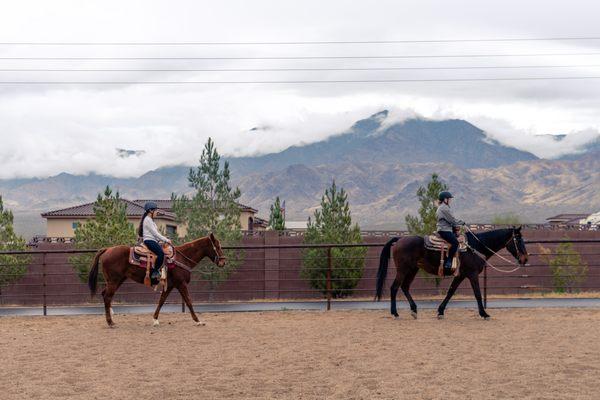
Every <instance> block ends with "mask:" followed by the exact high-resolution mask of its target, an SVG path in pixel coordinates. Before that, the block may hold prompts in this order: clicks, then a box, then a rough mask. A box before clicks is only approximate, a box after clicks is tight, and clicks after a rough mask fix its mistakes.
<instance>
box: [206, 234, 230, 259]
mask: <svg viewBox="0 0 600 400" xmlns="http://www.w3.org/2000/svg"><path fill="white" fill-rule="evenodd" d="M208 241H209V242H210V244H211V246H212V248H213V251H214V252H215V256H214V258H213V260H212V262H213V263H215V264H216V265H219V261H221V258H222V259H223V260H225V259H226V257H225V256H223V257H221V256H219V252H218V251H217V246H215V242H213V240H212V237H211V236H210V235H209V236H208Z"/></svg>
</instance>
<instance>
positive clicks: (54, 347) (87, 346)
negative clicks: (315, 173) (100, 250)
mask: <svg viewBox="0 0 600 400" xmlns="http://www.w3.org/2000/svg"><path fill="white" fill-rule="evenodd" d="M490 313H491V314H492V317H493V319H492V320H491V321H483V320H481V319H479V318H478V317H477V316H476V313H475V311H474V310H455V309H449V310H447V315H446V319H445V320H442V321H438V320H437V319H436V318H435V314H434V311H432V310H425V311H422V312H421V314H420V317H419V319H418V320H413V319H412V318H410V316H409V315H408V314H407V312H406V311H403V312H402V316H401V317H402V318H401V319H400V320H393V319H391V318H390V317H388V315H387V314H386V313H383V312H381V311H333V312H328V313H326V312H298V311H284V312H268V313H235V314H234V313H231V314H205V315H203V316H202V317H203V320H204V321H206V322H207V325H206V326H204V327H195V326H193V325H192V321H191V319H190V317H189V315H188V314H164V315H162V318H161V326H160V327H157V328H153V327H152V326H151V325H152V319H151V316H150V315H127V316H125V315H116V316H115V321H116V323H117V325H118V327H117V328H116V329H108V328H107V327H106V326H105V323H104V319H103V317H100V316H75V317H5V318H0V354H1V355H2V362H1V366H2V368H0V386H1V389H0V393H1V398H2V399H5V400H7V399H57V398H69V399H71V398H74V399H144V400H150V399H192V398H193V399H223V398H239V399H324V398H327V399H392V398H394V399H399V398H400V399H404V398H406V399H445V400H447V399H509V398H518V399H558V398H560V399H598V398H599V396H600V394H599V393H600V356H599V354H600V335H599V332H600V330H599V328H600V310H581V309H580V310H572V309H571V310H570V309H544V310H539V309H537V310H535V309H531V310H528V309H519V310H491V312H490ZM150 346H153V347H152V349H151V351H150Z"/></svg>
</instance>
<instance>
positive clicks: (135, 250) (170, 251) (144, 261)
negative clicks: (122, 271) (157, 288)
mask: <svg viewBox="0 0 600 400" xmlns="http://www.w3.org/2000/svg"><path fill="white" fill-rule="evenodd" d="M161 247H162V249H163V252H164V253H165V260H164V262H163V268H162V271H161V274H160V282H161V283H162V284H163V288H165V287H166V280H167V270H166V268H168V269H173V268H175V248H174V247H173V246H172V245H170V244H168V243H165V244H163V245H162V246H161ZM155 261H156V255H155V254H154V253H153V252H152V251H151V250H150V249H148V247H146V245H145V244H144V243H139V244H137V245H135V246H133V247H130V248H129V263H130V264H133V265H138V266H140V267H141V268H145V269H146V277H145V278H144V285H146V286H148V287H150V286H154V285H157V284H158V283H159V281H153V280H151V279H150V270H151V269H152V268H153V267H154V262H155ZM165 267H166V268H165Z"/></svg>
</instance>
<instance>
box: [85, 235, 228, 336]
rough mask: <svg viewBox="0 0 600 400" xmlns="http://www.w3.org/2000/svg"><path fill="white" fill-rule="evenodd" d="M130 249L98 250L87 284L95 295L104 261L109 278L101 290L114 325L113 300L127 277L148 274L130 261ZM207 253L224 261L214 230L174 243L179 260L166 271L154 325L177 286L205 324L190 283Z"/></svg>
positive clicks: (135, 278) (137, 279)
mask: <svg viewBox="0 0 600 400" xmlns="http://www.w3.org/2000/svg"><path fill="white" fill-rule="evenodd" d="M129 250H130V247H129V246H113V247H108V248H105V249H101V250H99V251H98V253H96V256H95V257H94V261H93V263H92V269H91V270H90V273H89V276H88V287H89V288H90V291H91V293H92V296H94V295H95V294H96V288H97V286H98V263H99V262H101V263H102V275H103V276H104V281H105V282H106V287H105V288H104V290H102V297H103V298H104V313H105V314H106V322H107V323H108V326H109V327H111V328H112V327H114V325H115V324H114V322H113V320H112V314H113V311H112V307H111V302H112V298H113V296H114V295H115V292H116V291H117V289H119V286H121V284H123V282H125V280H126V279H127V278H129V279H131V280H133V281H135V282H137V283H141V284H143V283H144V277H145V276H146V270H145V268H140V266H139V265H132V264H131V263H130V262H129ZM204 257H208V258H210V259H211V260H212V262H213V263H215V264H216V265H217V266H219V267H223V266H224V265H225V256H224V255H223V250H222V249H221V244H220V243H219V241H218V240H217V239H216V238H215V237H214V236H213V234H212V233H211V234H210V235H209V236H207V237H203V238H200V239H196V240H194V241H191V242H189V243H185V244H183V245H181V246H175V261H176V264H175V268H173V269H171V270H169V272H168V274H167V288H166V289H165V290H163V292H162V294H161V296H160V300H159V301H158V306H157V307H156V311H154V325H155V326H156V325H158V313H159V312H160V309H161V307H162V306H163V304H164V303H165V300H167V297H168V296H169V293H171V290H173V288H176V289H177V290H178V291H179V293H181V297H182V298H183V301H185V304H186V305H187V306H188V308H189V309H190V313H191V314H192V319H193V320H194V321H195V322H196V325H203V324H202V323H201V322H200V321H199V320H198V317H197V316H196V313H195V312H194V307H193V306H192V300H191V298H190V294H189V292H188V288H187V285H188V283H190V279H191V271H192V269H193V268H194V267H195V266H196V265H198V263H199V262H200V260H202V259H203V258H204Z"/></svg>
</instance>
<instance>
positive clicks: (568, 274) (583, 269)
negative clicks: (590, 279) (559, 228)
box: [539, 238, 588, 293]
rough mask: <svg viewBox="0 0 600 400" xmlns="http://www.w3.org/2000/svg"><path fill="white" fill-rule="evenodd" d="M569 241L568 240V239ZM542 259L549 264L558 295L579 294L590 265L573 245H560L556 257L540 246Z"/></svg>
mask: <svg viewBox="0 0 600 400" xmlns="http://www.w3.org/2000/svg"><path fill="white" fill-rule="evenodd" d="M567 239H568V238H567ZM539 247H540V250H541V251H540V253H541V259H542V260H543V261H545V262H547V263H548V266H549V267H550V271H551V272H552V281H553V283H554V290H555V291H556V292H557V293H565V292H569V293H572V292H574V291H575V292H578V291H579V288H578V286H580V285H581V284H582V283H583V282H585V279H586V277H587V273H588V265H587V263H586V262H585V261H584V260H583V258H582V257H581V254H579V252H578V251H577V250H576V249H575V247H574V246H573V243H560V244H559V245H558V246H556V249H555V251H554V256H553V257H552V254H553V253H552V251H551V250H550V249H549V248H546V247H543V246H542V245H539Z"/></svg>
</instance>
